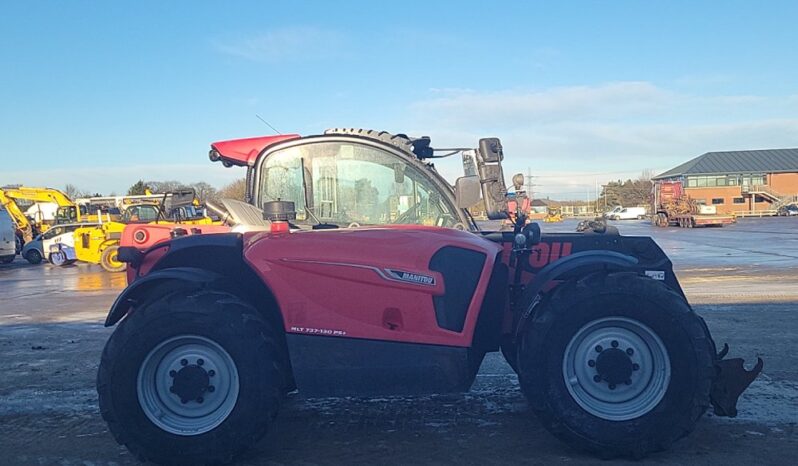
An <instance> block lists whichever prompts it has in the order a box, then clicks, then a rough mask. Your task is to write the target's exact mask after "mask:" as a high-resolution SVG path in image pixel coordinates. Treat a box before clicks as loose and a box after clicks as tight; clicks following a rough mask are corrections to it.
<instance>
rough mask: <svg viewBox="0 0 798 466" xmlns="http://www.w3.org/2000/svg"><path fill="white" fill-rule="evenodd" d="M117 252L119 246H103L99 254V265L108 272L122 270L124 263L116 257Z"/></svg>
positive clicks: (123, 269)
mask: <svg viewBox="0 0 798 466" xmlns="http://www.w3.org/2000/svg"><path fill="white" fill-rule="evenodd" d="M118 253H119V246H116V245H114V246H109V247H107V248H105V250H104V251H103V253H102V255H101V256H100V265H101V266H102V268H103V269H105V270H106V271H108V272H124V271H125V263H124V262H121V261H120V260H119V258H118V257H117V255H118Z"/></svg>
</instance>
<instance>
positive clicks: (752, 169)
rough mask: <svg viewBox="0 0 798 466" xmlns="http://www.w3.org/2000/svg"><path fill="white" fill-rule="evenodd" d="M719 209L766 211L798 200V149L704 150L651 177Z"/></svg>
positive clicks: (721, 211) (762, 213)
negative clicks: (690, 158)
mask: <svg viewBox="0 0 798 466" xmlns="http://www.w3.org/2000/svg"><path fill="white" fill-rule="evenodd" d="M652 180H653V181H654V183H655V187H656V185H662V184H663V183H679V184H680V185H681V187H682V189H683V190H684V193H685V194H687V195H688V196H689V197H690V198H691V199H693V200H695V201H696V202H697V203H699V204H705V205H714V206H715V207H716V208H717V211H718V213H735V214H738V215H767V214H774V213H775V212H776V210H777V209H778V208H779V207H781V206H783V205H786V204H789V203H792V202H796V201H798V149H769V150H746V151H730V152H707V153H706V154H703V155H700V156H698V157H696V158H694V159H692V160H690V161H688V162H685V163H683V164H681V165H679V166H677V167H675V168H672V169H670V170H668V171H666V172H664V173H662V174H660V175H657V176H655V177H653V178H652Z"/></svg>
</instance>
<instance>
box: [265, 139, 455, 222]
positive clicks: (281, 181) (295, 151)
mask: <svg viewBox="0 0 798 466" xmlns="http://www.w3.org/2000/svg"><path fill="white" fill-rule="evenodd" d="M303 184H304V186H305V188H304V189H303ZM259 199H260V202H261V203H263V202H266V201H270V200H278V199H281V200H288V201H293V202H294V203H295V206H296V211H297V221H298V222H299V223H311V224H312V223H316V222H315V219H318V220H319V221H321V222H325V223H334V224H337V225H339V226H349V225H352V224H359V225H382V224H391V223H394V224H398V223H406V224H421V225H435V226H441V227H452V226H454V225H455V224H456V223H457V222H458V217H457V214H456V209H455V207H454V206H453V205H452V203H451V201H450V200H449V199H448V196H446V195H443V196H442V195H441V194H440V192H439V188H437V186H436V185H435V184H434V183H433V181H432V180H430V178H429V176H428V175H426V174H424V173H422V172H421V171H420V170H419V169H417V168H416V167H414V166H411V165H409V164H407V163H406V162H405V161H403V160H402V159H400V158H399V157H397V156H395V155H393V154H391V153H389V152H387V151H384V150H381V149H379V148H375V147H371V146H366V145H360V144H351V143H338V142H325V143H314V144H306V145H299V146H293V147H288V148H285V149H282V150H279V151H277V152H274V153H272V154H270V155H269V156H268V158H267V159H266V160H265V161H264V162H263V164H262V166H261V171H260V185H259ZM306 200H307V202H306ZM306 204H307V205H306Z"/></svg>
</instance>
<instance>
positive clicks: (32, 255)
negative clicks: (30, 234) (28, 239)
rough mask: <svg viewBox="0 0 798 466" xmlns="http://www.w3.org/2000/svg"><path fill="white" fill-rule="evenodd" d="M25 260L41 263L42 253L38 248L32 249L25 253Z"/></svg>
mask: <svg viewBox="0 0 798 466" xmlns="http://www.w3.org/2000/svg"><path fill="white" fill-rule="evenodd" d="M25 260H26V261H28V262H29V263H31V264H41V262H42V253H41V252H39V250H38V249H31V250H30V251H28V252H26V253H25Z"/></svg>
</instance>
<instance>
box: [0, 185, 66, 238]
mask: <svg viewBox="0 0 798 466" xmlns="http://www.w3.org/2000/svg"><path fill="white" fill-rule="evenodd" d="M17 200H25V201H32V202H52V203H54V204H56V205H57V206H58V207H59V210H61V209H62V208H66V209H72V208H75V209H76V206H75V203H74V202H73V201H72V199H70V198H69V196H67V195H66V194H64V193H62V192H61V191H59V190H57V189H54V188H34V187H27V186H17V187H6V188H0V202H2V204H3V205H4V206H6V210H8V211H9V213H11V216H12V217H13V218H14V220H15V221H16V222H17V228H19V229H20V230H21V231H22V233H23V237H24V238H25V241H30V240H31V239H32V236H33V228H34V227H36V228H37V229H39V230H40V231H44V230H45V229H46V227H47V226H46V225H44V224H35V225H34V224H31V222H30V221H29V220H28V218H27V217H26V216H25V213H24V212H22V210H21V209H20V208H19V206H18V205H17V203H16V201H17ZM11 204H13V207H11Z"/></svg>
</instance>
